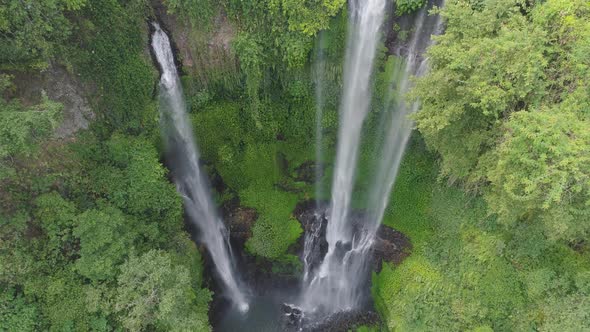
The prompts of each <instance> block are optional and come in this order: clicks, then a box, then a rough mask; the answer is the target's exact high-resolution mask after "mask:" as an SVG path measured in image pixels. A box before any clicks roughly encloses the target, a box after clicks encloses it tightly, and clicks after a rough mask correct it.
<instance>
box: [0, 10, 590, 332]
mask: <svg viewBox="0 0 590 332" xmlns="http://www.w3.org/2000/svg"><path fill="white" fill-rule="evenodd" d="M158 3H160V1H155V0H154V1H147V0H100V1H99V0H0V331H115V330H131V331H208V330H210V329H211V327H210V324H209V317H208V311H209V304H210V301H211V297H212V292H211V291H210V290H209V289H208V287H207V286H208V285H207V281H206V280H205V279H206V278H203V263H202V261H203V258H202V257H201V252H202V250H200V249H201V248H198V247H197V245H195V244H194V242H192V240H191V239H190V236H189V234H188V233H187V231H186V230H185V228H184V226H183V208H182V200H181V198H180V197H179V195H178V194H177V192H176V190H175V187H174V185H173V184H172V183H171V181H170V179H169V172H168V170H167V168H166V167H165V166H164V164H163V163H164V151H163V149H162V145H163V144H162V142H161V139H160V131H159V127H158V120H159V118H158V117H159V115H158V109H157V107H158V106H157V105H158V103H157V98H156V92H157V80H158V72H157V68H156V67H155V66H154V65H153V62H152V59H151V58H150V54H149V49H148V42H149V28H148V25H147V23H146V22H147V21H150V20H154V19H156V16H158V19H160V20H164V21H165V22H168V24H169V26H167V28H168V29H169V30H170V31H171V32H172V34H173V36H174V37H178V36H181V35H182V36H184V37H186V38H185V39H188V41H185V42H182V39H181V38H176V46H177V47H178V48H179V50H177V51H178V52H177V55H178V56H179V60H180V62H181V63H182V64H183V70H182V73H183V75H184V76H183V77H182V81H183V85H184V88H185V94H186V98H187V103H188V105H189V107H190V117H191V121H192V122H193V127H194V130H195V134H196V139H197V142H198V144H199V147H200V150H201V153H202V159H203V161H204V165H205V167H206V170H207V171H208V172H209V175H210V176H211V178H213V177H215V176H219V177H220V178H221V179H222V181H223V184H224V186H223V187H224V188H223V190H222V191H218V192H215V193H214V195H215V199H216V201H217V203H218V204H219V205H220V206H222V205H224V204H225V203H227V202H230V201H235V200H236V199H239V202H240V205H241V206H244V207H249V208H253V209H255V210H256V212H257V215H258V218H257V219H256V221H255V223H254V225H253V227H252V236H251V237H250V238H249V239H248V241H247V242H246V244H245V248H238V250H241V249H244V250H246V252H247V253H248V254H249V255H252V256H255V257H256V258H257V259H258V260H259V261H260V262H261V263H262V262H264V263H267V262H270V263H272V269H273V272H276V273H279V274H282V275H291V276H297V275H299V273H300V268H301V263H300V261H299V259H298V257H296V256H295V255H294V252H293V250H292V248H293V244H294V243H295V242H296V241H297V239H298V238H299V237H300V235H301V233H302V229H301V226H300V224H299V223H298V222H297V221H296V220H295V218H294V216H293V215H292V212H293V209H294V207H295V205H296V204H297V202H299V201H302V200H305V199H310V198H313V197H314V195H315V189H314V185H313V183H312V181H310V180H309V179H306V176H305V171H306V165H308V164H309V163H310V162H311V163H313V161H314V159H315V151H314V149H315V147H314V134H313V133H314V131H315V126H316V124H315V121H316V103H320V104H321V105H323V119H322V124H321V125H322V129H323V130H322V132H323V134H324V142H323V145H322V150H323V152H324V155H323V158H324V160H318V161H316V162H317V163H320V164H322V165H323V168H324V175H323V177H322V183H321V184H322V185H321V187H322V189H323V190H322V192H321V193H320V196H321V198H322V199H328V198H329V190H330V182H331V174H332V161H333V155H334V153H335V152H334V150H335V143H336V131H337V128H338V106H339V99H340V95H339V94H340V90H341V87H342V62H343V56H344V53H345V43H346V27H347V13H346V1H345V0H257V1H246V0H220V1H217V0H164V1H163V5H164V9H165V13H161V12H158V9H157V6H156V4H158ZM393 3H394V5H395V6H394V7H392V8H391V10H390V11H391V13H389V14H390V15H392V16H396V15H411V14H412V12H413V11H415V10H417V9H419V8H421V7H422V6H424V4H425V1H422V0H417V1H415V0H397V1H393ZM437 12H439V13H440V15H442V17H443V19H444V22H445V32H444V34H442V35H441V36H438V37H436V44H434V45H433V46H432V47H430V49H429V51H428V57H429V58H430V67H431V70H430V72H429V73H428V74H427V75H426V76H424V77H422V78H419V79H417V80H416V87H415V89H413V91H412V92H411V93H410V95H409V96H408V99H409V100H420V102H421V103H422V106H421V108H420V110H419V111H418V113H417V114H415V115H414V119H415V121H416V127H417V131H416V132H415V133H414V135H413V138H412V141H411V144H410V146H409V148H408V152H407V154H406V156H405V159H404V161H403V164H402V167H401V171H400V174H399V176H398V180H397V183H396V186H395V189H394V193H393V195H392V198H391V204H390V206H389V208H388V211H387V214H386V216H385V220H384V222H385V223H386V224H387V225H389V226H391V227H393V228H395V229H398V230H400V231H402V232H403V233H405V234H407V235H408V236H409V238H410V239H411V241H412V244H413V249H412V253H411V255H410V256H409V257H408V258H407V259H406V260H405V261H404V262H403V263H402V264H401V265H399V266H393V265H388V264H386V265H385V266H384V268H383V270H382V271H381V272H380V273H378V274H374V275H373V287H372V293H373V297H374V301H375V306H376V307H377V309H378V311H379V313H380V314H381V315H382V318H383V322H384V326H378V327H371V329H375V330H391V331H433V330H438V331H455V330H469V331H585V330H590V247H589V245H590V244H589V240H588V237H589V236H590V83H589V82H590V3H589V2H588V1H586V0H546V1H524V0H448V1H446V2H445V5H444V8H442V9H441V10H440V11H437ZM168 15H169V17H172V19H170V18H168V19H166V18H163V16H167V17H168ZM395 18H396V17H394V20H395ZM387 22H388V23H387V24H386V26H385V28H386V29H385V30H387V31H388V33H389V31H390V30H396V25H395V24H393V22H390V21H389V20H388V21H387ZM392 24H393V25H392ZM410 32H411V31H398V32H397V33H398V34H399V35H400V36H401V35H404V34H405V35H407V34H408V33H410ZM401 40H402V38H399V39H398V41H401ZM389 46H390V45H387V38H383V45H382V46H381V47H380V49H379V52H378V59H377V65H376V69H375V74H374V81H375V83H374V86H373V91H374V97H373V101H372V110H371V113H370V115H369V117H368V119H367V122H366V124H365V130H364V131H365V132H366V133H367V135H366V138H365V141H364V142H363V151H362V153H361V157H360V168H359V174H358V176H357V183H358V185H357V192H356V195H355V202H354V204H355V206H357V207H359V208H362V207H363V204H364V201H363V199H364V195H363V194H364V192H365V190H366V187H367V186H368V185H369V178H370V172H371V171H370V170H371V167H370V165H371V163H372V162H374V160H375V158H376V156H375V155H374V143H373V142H374V141H375V140H376V139H378V138H379V137H378V135H379V131H378V130H377V128H378V126H379V122H380V119H381V114H382V113H383V112H387V111H388V107H387V105H389V104H390V102H391V98H392V96H391V95H390V87H391V83H392V82H391V80H392V77H395V74H394V73H395V72H396V68H398V67H399V64H400V63H402V62H403V60H402V59H400V58H398V57H396V56H394V55H392V54H390V52H389V49H390V47H389ZM317 59H321V60H322V61H323V64H324V65H323V66H321V67H319V66H316V65H315V64H314V62H315V61H317ZM57 69H60V70H64V71H65V72H67V73H68V74H69V75H70V76H71V77H73V79H74V81H75V82H77V83H76V85H77V87H78V89H79V90H80V91H81V92H83V94H84V95H85V97H86V99H87V101H88V104H89V107H90V109H91V110H92V113H93V114H94V119H93V120H91V122H90V126H89V128H88V129H84V128H80V129H81V130H79V131H78V132H77V133H76V134H75V135H71V136H69V137H65V138H58V137H57V136H56V135H55V134H54V131H55V130H56V128H58V127H59V126H60V124H61V123H62V121H63V119H65V118H67V117H71V116H72V115H71V113H68V112H66V109H65V108H66V107H67V105H65V104H63V103H60V102H59V101H58V100H52V99H51V98H50V97H49V96H48V95H49V94H48V93H45V92H43V90H49V89H51V87H50V86H46V85H45V86H44V85H43V82H42V81H43V80H42V79H39V78H38V77H46V76H48V75H54V74H55V73H56V70H57ZM31 77H32V78H31ZM35 80H37V81H41V83H35V82H36V81H35ZM35 84H37V85H41V87H42V88H41V89H39V90H41V92H39V93H30V92H29V89H28V88H29V86H30V85H35ZM316 85H321V86H322V87H323V98H322V100H321V101H318V100H316V95H315V93H314V87H315V86H316ZM364 330H368V328H367V329H364Z"/></svg>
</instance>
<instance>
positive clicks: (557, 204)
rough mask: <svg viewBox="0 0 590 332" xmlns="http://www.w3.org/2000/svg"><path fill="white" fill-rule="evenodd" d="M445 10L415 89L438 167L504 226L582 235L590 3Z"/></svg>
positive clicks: (587, 178)
mask: <svg viewBox="0 0 590 332" xmlns="http://www.w3.org/2000/svg"><path fill="white" fill-rule="evenodd" d="M442 15H443V17H444V18H445V19H446V22H447V28H446V32H445V34H444V35H442V36H440V37H438V38H437V41H438V43H437V44H436V45H435V46H433V47H432V48H431V49H430V51H429V55H430V58H431V60H432V62H431V63H432V72H431V73H430V74H429V75H427V76H426V77H424V78H423V79H421V80H419V81H418V86H417V88H416V91H415V95H416V96H417V97H419V98H420V100H422V102H423V106H422V109H421V111H420V112H419V113H418V114H417V116H416V120H417V124H418V129H419V130H420V132H421V133H422V134H423V135H424V138H425V140H426V143H427V144H428V145H429V146H430V147H431V148H432V149H434V150H435V151H437V152H438V153H439V154H440V155H441V160H442V168H441V171H442V175H443V176H446V177H449V178H450V179H451V180H452V181H459V182H460V183H461V184H462V186H463V187H465V188H466V189H467V190H469V191H472V192H474V193H476V194H482V195H483V196H484V198H485V199H486V201H487V202H488V203H489V207H490V211H491V212H492V213H494V214H497V215H498V218H499V221H500V222H501V223H502V224H505V225H506V226H507V227H510V228H518V227H519V226H520V225H522V224H529V225H530V227H533V228H538V232H542V233H543V234H544V236H546V237H547V238H549V239H553V240H556V241H558V240H565V241H570V242H575V241H580V240H583V239H585V238H587V237H588V234H589V233H588V231H589V230H590V228H589V227H590V222H589V221H590V205H589V204H588V203H589V202H590V201H589V199H590V168H588V167H587V165H588V161H589V159H588V158H590V136H589V135H588V128H590V118H589V117H588V107H589V105H590V104H589V103H590V94H589V93H588V91H589V89H590V85H588V82H589V79H590V58H589V57H588V56H587V51H588V50H589V49H590V39H589V38H587V37H588V36H589V35H590V24H589V23H588V22H589V20H588V18H589V16H590V5H589V4H588V2H587V1H569V0H568V1H563V0H552V1H547V2H544V3H539V4H536V5H534V6H529V5H527V4H521V3H519V2H512V1H504V0H501V1H484V2H479V3H477V5H470V2H467V1H459V2H456V3H450V4H448V5H447V6H446V7H445V9H444V10H443V11H442ZM433 87H436V89H434V88H433Z"/></svg>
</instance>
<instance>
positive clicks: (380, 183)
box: [302, 0, 442, 313]
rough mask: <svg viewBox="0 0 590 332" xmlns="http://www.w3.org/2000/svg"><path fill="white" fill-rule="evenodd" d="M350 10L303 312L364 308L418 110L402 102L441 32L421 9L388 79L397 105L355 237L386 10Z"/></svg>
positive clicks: (368, 5)
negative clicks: (336, 119)
mask: <svg viewBox="0 0 590 332" xmlns="http://www.w3.org/2000/svg"><path fill="white" fill-rule="evenodd" d="M350 6H351V19H350V32H349V36H348V50H347V58H346V67H345V82H344V84H345V87H344V94H343V97H342V101H341V103H342V104H341V110H340V112H341V113H340V117H341V122H340V128H339V134H338V148H337V157H336V165H335V174H334V179H333V187H332V200H331V206H330V211H329V216H328V227H327V234H326V239H327V242H328V244H329V248H328V253H327V254H326V257H325V258H324V260H323V261H322V263H321V265H320V266H319V268H318V269H317V270H316V271H311V272H309V271H307V270H306V272H307V273H308V274H310V275H311V277H310V276H308V275H306V276H305V277H304V281H306V280H309V281H308V282H307V283H306V284H305V285H304V286H305V288H304V292H303V298H302V306H303V309H304V310H306V311H308V312H313V311H320V312H323V313H326V312H327V313H331V312H335V311H342V310H351V309H355V308H358V307H359V306H360V305H362V304H363V303H364V297H365V296H366V289H364V288H366V283H365V282H366V281H367V278H368V277H369V274H368V263H369V261H370V257H369V255H370V253H371V249H372V245H373V242H374V239H375V236H376V233H377V231H378V229H379V226H380V224H381V222H382V219H383V215H384V213H385V209H386V207H387V205H388V203H389V197H390V194H391V190H392V188H393V185H394V182H395V178H396V176H397V172H398V169H399V165H400V163H401V160H402V157H403V154H404V151H405V148H406V145H407V142H408V140H409V137H410V134H411V131H412V127H413V123H412V121H411V120H410V119H409V115H410V114H411V113H412V112H414V111H416V110H417V108H418V107H419V104H418V102H414V103H407V102H406V101H405V95H406V94H407V92H408V91H409V89H410V88H411V86H412V84H411V78H412V77H413V76H421V75H422V74H424V73H425V71H426V70H427V68H428V63H427V59H426V58H424V57H423V56H422V55H423V53H424V52H425V50H426V48H427V46H429V45H430V43H431V36H432V35H433V34H437V33H439V32H440V30H441V29H442V20H441V18H440V17H439V16H429V15H428V10H427V9H426V8H423V9H421V10H420V11H419V12H418V13H417V14H416V15H415V18H414V24H413V27H414V32H413V34H412V37H411V39H410V42H409V44H408V46H407V48H406V49H404V50H403V51H402V52H400V54H397V55H398V56H403V57H404V58H405V62H403V63H402V67H400V68H398V70H396V71H395V77H392V81H394V80H395V82H392V83H396V84H392V85H393V86H394V87H395V96H396V98H394V101H393V103H391V104H392V105H388V108H389V110H387V112H386V113H385V114H384V115H383V118H382V119H383V120H384V121H385V122H384V123H383V124H382V127H381V129H382V130H383V132H384V141H383V142H378V143H379V144H378V146H379V147H380V149H379V150H380V153H379V154H378V156H379V161H378V163H377V164H376V169H375V172H374V173H373V174H374V175H373V179H372V186H371V187H370V191H369V194H368V195H369V196H368V206H367V211H366V213H365V215H364V217H363V218H362V222H361V224H360V225H359V224H357V225H355V226H354V229H353V225H352V220H350V219H351V218H350V214H351V209H350V201H351V194H352V189H353V184H354V175H355V170H356V163H357V155H358V150H359V140H360V135H361V129H362V124H363V121H364V118H365V116H366V114H367V112H368V108H369V101H370V99H371V98H370V97H371V95H370V91H369V88H370V82H369V81H370V76H371V72H372V67H373V60H374V57H375V50H376V46H377V42H378V40H379V26H380V25H381V22H382V16H383V12H384V7H385V3H384V1H380V0H364V1H363V0H352V1H351V2H350ZM402 53H403V54H402ZM400 73H401V74H400ZM400 76H401V77H400ZM320 218H321V217H318V220H321V219H320ZM308 236H309V238H308V237H306V242H305V245H306V246H307V245H308V243H307V242H308V241H310V247H311V246H312V245H313V244H312V243H311V239H313V238H317V234H315V229H313V228H312V231H311V232H309V235H308ZM306 263H307V262H305V261H304V264H306ZM306 269H308V267H306Z"/></svg>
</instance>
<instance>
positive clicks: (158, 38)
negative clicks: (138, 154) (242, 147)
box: [152, 23, 248, 311]
mask: <svg viewBox="0 0 590 332" xmlns="http://www.w3.org/2000/svg"><path fill="white" fill-rule="evenodd" d="M153 26H154V29H155V32H154V34H153V36H152V49H153V51H154V54H155V56H156V58H157V60H158V63H159V64H160V67H161V70H162V76H161V78H160V118H161V124H162V128H163V135H164V136H165V139H166V144H167V150H168V153H169V155H171V156H172V159H173V161H174V162H173V163H171V164H172V165H171V167H172V174H173V177H174V181H175V183H176V187H177V189H178V191H179V192H180V194H181V195H182V197H183V198H184V204H185V209H186V212H187V214H188V217H189V219H190V221H191V222H192V223H194V224H195V225H196V226H197V227H198V229H199V230H200V232H201V240H202V242H203V243H204V244H205V246H206V248H207V250H208V251H209V253H210V254H211V259H212V260H213V263H214V265H215V268H216V270H217V273H218V275H219V278H220V279H221V281H222V283H223V286H224V288H225V291H226V292H227V295H228V296H229V298H230V299H231V300H232V301H233V303H234V304H235V305H236V306H237V307H238V308H239V310H241V311H247V310H248V302H247V301H246V297H245V295H244V293H243V292H242V291H241V289H240V287H239V284H240V283H239V282H238V280H237V278H236V276H235V273H234V262H233V259H232V256H231V250H230V248H229V241H228V240H227V239H228V237H227V236H228V233H227V230H226V229H225V226H224V225H223V222H222V221H221V219H220V218H219V217H218V215H217V212H216V208H215V206H214V204H213V202H212V200H211V196H210V193H209V190H208V184H207V182H206V178H205V176H204V175H203V174H202V172H201V169H200V167H199V153H198V150H197V146H196V144H195V141H194V138H193V131H192V128H191V125H190V121H189V119H188V116H187V114H186V105H185V101H184V97H183V93H182V86H181V84H180V79H179V77H178V73H177V70H176V66H175V64H174V57H173V53H172V48H171V46H170V41H169V39H168V36H167V35H166V33H165V32H164V31H163V30H162V29H161V28H160V26H159V25H158V24H156V23H154V24H153Z"/></svg>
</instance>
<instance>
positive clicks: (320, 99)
mask: <svg viewBox="0 0 590 332" xmlns="http://www.w3.org/2000/svg"><path fill="white" fill-rule="evenodd" d="M323 42H324V32H320V33H319V38H318V40H317V44H316V48H317V53H316V60H315V63H314V66H313V67H314V68H313V78H314V81H315V100H316V118H315V160H316V164H315V199H316V205H318V206H319V199H320V195H321V192H322V184H321V183H322V182H321V176H322V167H321V165H322V162H323V158H322V156H323V147H322V144H323V137H324V135H323V126H322V121H323V117H324V107H325V100H324V84H325V83H324V82H325V78H324V77H325V76H326V55H325V53H324V49H323Z"/></svg>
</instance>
